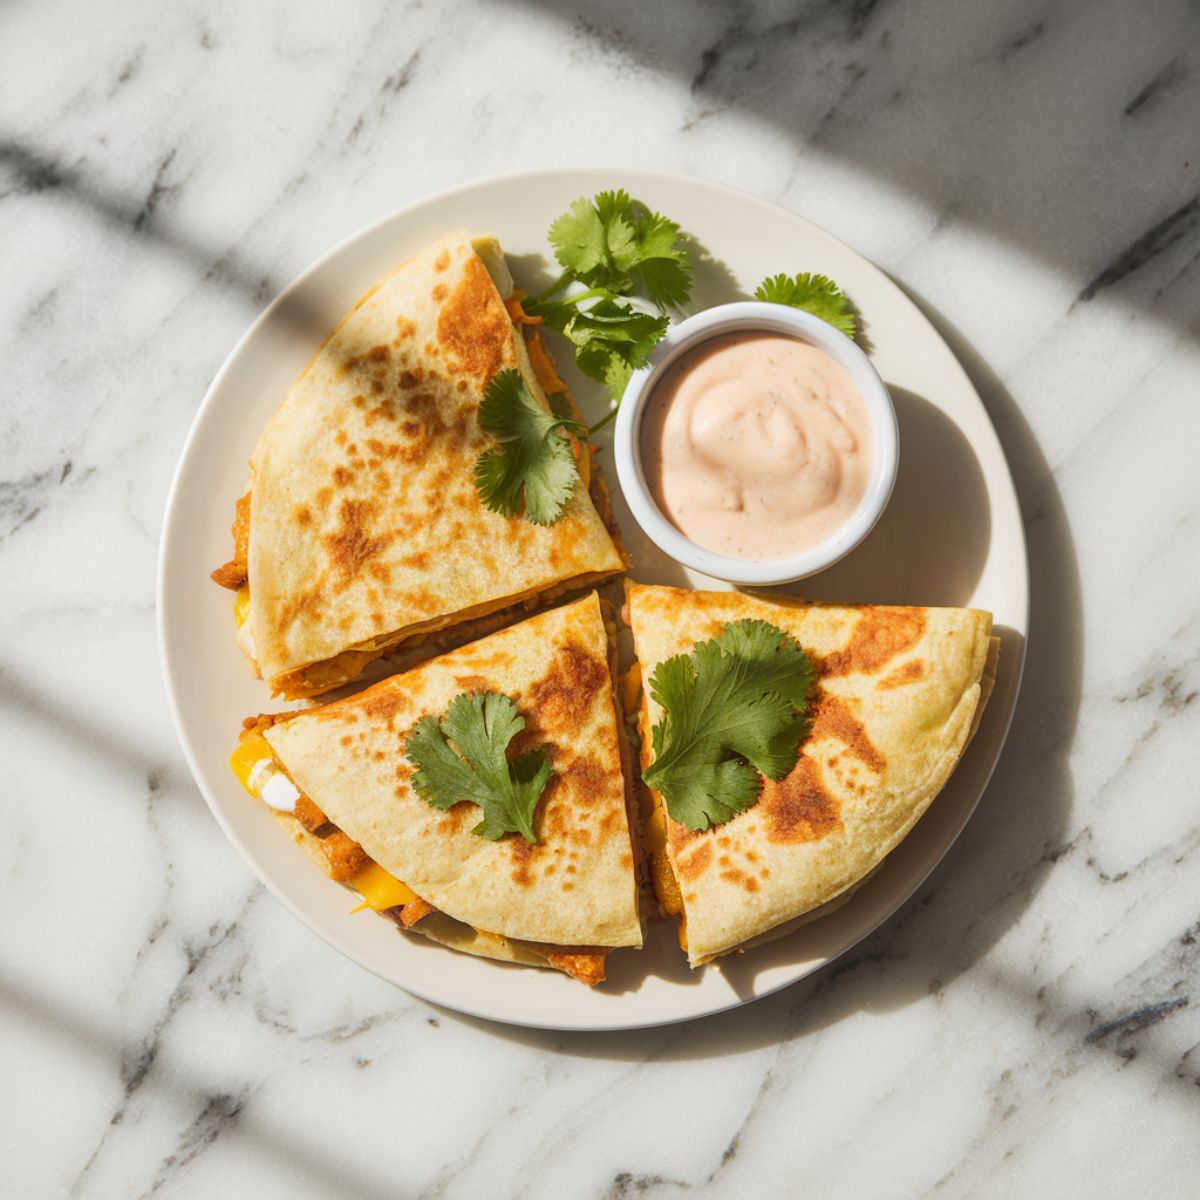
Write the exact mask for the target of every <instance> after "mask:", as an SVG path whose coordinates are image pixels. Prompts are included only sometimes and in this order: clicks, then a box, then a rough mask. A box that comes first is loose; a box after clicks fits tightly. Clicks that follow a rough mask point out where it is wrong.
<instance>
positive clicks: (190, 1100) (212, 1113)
mask: <svg viewBox="0 0 1200 1200" xmlns="http://www.w3.org/2000/svg"><path fill="white" fill-rule="evenodd" d="M0 1011H3V1012H4V1013H5V1020H6V1021H8V1022H13V1023H15V1022H17V1021H20V1022H22V1023H24V1024H26V1025H28V1026H32V1027H40V1028H41V1029H45V1030H46V1031H47V1032H48V1033H49V1034H50V1035H51V1036H52V1038H53V1040H54V1041H55V1042H56V1043H62V1044H65V1045H67V1046H69V1047H70V1049H71V1050H72V1051H73V1052H74V1053H76V1054H78V1055H80V1056H87V1057H91V1058H96V1059H100V1060H102V1061H103V1062H104V1063H106V1064H108V1063H111V1064H113V1065H114V1066H116V1067H118V1068H119V1069H120V1075H121V1082H122V1085H123V1088H124V1095H123V1096H122V1097H121V1099H120V1101H119V1102H118V1104H117V1107H116V1110H115V1111H114V1113H113V1114H112V1116H111V1118H110V1119H109V1120H108V1121H106V1122H105V1123H104V1124H103V1125H102V1126H101V1125H100V1122H99V1121H97V1126H98V1128H99V1129H100V1130H101V1132H99V1133H98V1134H97V1141H96V1145H95V1147H94V1148H93V1151H92V1154H91V1157H90V1158H89V1159H88V1160H87V1161H86V1162H80V1163H79V1164H78V1166H77V1173H76V1175H75V1178H74V1181H73V1185H72V1190H71V1194H72V1195H74V1194H75V1192H76V1191H78V1190H79V1189H80V1188H81V1187H82V1186H83V1184H84V1181H85V1177H86V1176H87V1174H88V1173H89V1171H90V1169H91V1167H92V1165H93V1164H94V1163H95V1162H96V1160H97V1158H98V1156H99V1154H100V1152H101V1150H102V1149H103V1148H104V1146H105V1144H106V1142H107V1141H108V1138H109V1136H110V1134H111V1133H112V1131H113V1130H114V1129H116V1128H117V1127H119V1126H121V1125H123V1124H125V1123H126V1118H127V1117H128V1118H129V1120H128V1124H130V1125H136V1124H137V1117H138V1113H137V1112H136V1110H135V1111H132V1112H131V1111H130V1108H131V1106H132V1105H133V1103H134V1102H135V1100H138V1099H140V1101H141V1102H142V1103H144V1104H146V1105H151V1104H153V1103H154V1100H152V1099H151V1098H149V1097H142V1096H140V1092H141V1089H142V1085H143V1083H144V1081H145V1079H146V1077H147V1074H148V1072H149V1070H150V1069H151V1068H152V1067H153V1068H155V1086H156V1088H158V1089H161V1090H162V1091H166V1092H167V1093H168V1094H169V1096H170V1101H171V1102H172V1103H173V1104H175V1105H178V1106H179V1107H181V1108H184V1107H186V1108H187V1109H188V1110H189V1111H192V1112H194V1113H195V1116H194V1119H193V1121H192V1123H191V1125H190V1126H183V1127H181V1129H180V1133H179V1143H178V1145H179V1147H183V1148H185V1149H184V1150H183V1152H182V1153H181V1152H180V1150H179V1149H177V1150H176V1153H175V1154H172V1155H168V1156H167V1157H165V1158H164V1159H163V1160H162V1162H161V1163H160V1165H159V1167H158V1171H157V1179H156V1182H155V1183H154V1185H153V1186H152V1188H151V1189H150V1190H151V1191H157V1190H158V1188H159V1186H160V1185H161V1184H163V1183H165V1182H166V1181H167V1179H168V1178H169V1177H170V1176H172V1175H174V1174H175V1173H176V1172H177V1171H182V1170H183V1169H184V1168H185V1167H186V1166H187V1165H188V1163H190V1162H191V1161H192V1159H193V1158H194V1157H195V1153H194V1152H193V1153H191V1154H189V1153H187V1152H186V1147H188V1146H189V1145H190V1146H192V1149H193V1151H194V1149H195V1145H197V1144H198V1145H200V1146H201V1148H203V1147H205V1146H207V1145H209V1144H210V1143H212V1142H213V1141H215V1140H216V1139H217V1137H219V1136H220V1135H221V1133H222V1132H223V1131H225V1130H226V1129H230V1128H232V1127H233V1126H234V1125H236V1126H237V1131H238V1139H239V1143H240V1144H241V1145H242V1146H243V1147H246V1148H250V1149H252V1150H253V1151H254V1152H255V1153H256V1154H257V1155H258V1156H259V1157H261V1158H262V1159H264V1160H265V1161H266V1162H268V1163H275V1164H284V1163H286V1164H287V1166H288V1168H289V1170H292V1171H294V1172H296V1173H298V1174H301V1175H302V1176H303V1177H304V1179H305V1182H306V1184H307V1185H309V1186H310V1187H311V1188H312V1189H314V1191H313V1194H315V1195H325V1196H355V1197H363V1198H365V1200H390V1198H392V1197H394V1196H395V1195H396V1192H395V1189H394V1188H389V1189H381V1188H380V1187H379V1185H378V1183H376V1182H375V1181H373V1180H372V1179H370V1178H369V1177H368V1176H367V1175H365V1174H363V1173H362V1172H361V1171H360V1169H359V1167H358V1164H357V1163H356V1162H355V1159H354V1156H353V1154H351V1153H350V1152H349V1151H347V1150H346V1149H345V1148H344V1147H343V1148H341V1149H339V1148H337V1147H335V1146H332V1145H330V1144H329V1143H327V1142H323V1141H321V1139H314V1138H313V1137H312V1136H311V1133H310V1132H309V1131H307V1130H306V1129H304V1128H303V1127H302V1126H296V1125H295V1124H294V1123H293V1128H294V1129H295V1132H293V1131H292V1129H288V1128H286V1127H281V1123H280V1122H278V1121H275V1122H271V1121H270V1118H269V1117H267V1116H266V1115H265V1114H262V1113H259V1112H256V1110H255V1109H254V1107H253V1106H252V1103H251V1102H252V1100H253V1097H254V1093H255V1092H256V1091H257V1090H258V1088H260V1087H262V1086H263V1081H260V1082H259V1083H258V1084H257V1085H256V1086H254V1087H251V1086H250V1085H248V1084H247V1085H245V1086H244V1087H243V1089H242V1090H240V1091H237V1092H225V1091H220V1092H218V1091H214V1090H213V1089H212V1088H211V1087H205V1086H204V1085H203V1084H202V1083H201V1082H200V1081H199V1080H198V1079H197V1078H196V1077H195V1075H194V1074H189V1071H188V1070H187V1069H186V1068H184V1067H182V1066H181V1065H180V1063H178V1062H169V1063H168V1062H164V1061H163V1059H164V1057H165V1056H163V1055H162V1054H161V1053H160V1051H159V1049H158V1047H157V1046H155V1047H154V1048H153V1052H152V1054H151V1055H150V1056H149V1061H146V1054H145V1047H144V1045H139V1046H137V1047H131V1046H130V1044H129V1043H128V1042H127V1041H125V1040H123V1039H122V1038H121V1037H120V1036H119V1035H118V1034H117V1033H116V1032H115V1031H114V1030H112V1029H110V1028H108V1027H107V1026H104V1025H101V1024H100V1023H98V1022H97V1021H95V1020H93V1019H92V1018H91V1016H90V1015H88V1014H86V1013H84V1012H83V1011H79V1010H72V1009H71V1008H68V1007H67V1006H66V1005H65V1004H63V1003H62V1002H61V1001H60V1000H59V999H58V998H57V997H54V996H51V995H49V994H48V993H40V992H36V991H34V990H33V989H32V988H30V987H28V986H27V985H24V984H22V983H18V982H17V981H16V980H14V979H11V978H8V977H6V976H5V975H2V974H0ZM139 1055H140V1056H141V1057H140V1058H139ZM265 1082H266V1083H267V1084H269V1083H270V1079H268V1080H266V1081H265ZM247 1109H249V1111H247ZM63 1165H64V1173H65V1171H66V1170H67V1169H69V1168H67V1167H66V1164H63ZM234 1194H235V1195H236V1194H237V1190H236V1189H235V1190H234Z"/></svg>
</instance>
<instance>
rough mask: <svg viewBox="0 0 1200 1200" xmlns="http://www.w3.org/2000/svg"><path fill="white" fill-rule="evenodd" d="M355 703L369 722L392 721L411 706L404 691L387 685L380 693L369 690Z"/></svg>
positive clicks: (380, 689) (356, 699)
mask: <svg viewBox="0 0 1200 1200" xmlns="http://www.w3.org/2000/svg"><path fill="white" fill-rule="evenodd" d="M355 703H356V704H357V705H358V708H359V709H360V711H361V712H362V714H363V716H364V717H366V719H367V720H368V721H388V720H391V719H392V718H394V717H397V716H399V715H400V714H401V713H403V712H406V711H407V710H408V709H409V707H410V706H411V701H410V700H409V698H408V695H407V694H406V693H405V692H404V691H403V689H401V688H398V687H391V686H386V685H385V686H383V687H381V688H379V690H378V691H376V690H375V689H374V688H368V689H367V690H366V691H365V692H363V693H362V695H361V696H358V697H356V698H355ZM318 711H319V710H318Z"/></svg>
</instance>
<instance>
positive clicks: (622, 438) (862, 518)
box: [613, 300, 900, 586]
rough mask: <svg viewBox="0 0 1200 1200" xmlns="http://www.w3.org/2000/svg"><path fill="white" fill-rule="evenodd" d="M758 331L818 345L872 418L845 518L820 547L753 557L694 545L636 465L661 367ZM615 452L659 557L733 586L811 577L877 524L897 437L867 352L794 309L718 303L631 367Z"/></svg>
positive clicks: (895, 462) (625, 488)
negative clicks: (860, 476)
mask: <svg viewBox="0 0 1200 1200" xmlns="http://www.w3.org/2000/svg"><path fill="white" fill-rule="evenodd" d="M749 330H762V331H766V332H770V333H783V334H789V335H791V336H792V337H797V338H801V339H803V340H804V341H806V342H810V343H811V344H812V345H814V346H818V347H819V348H820V349H822V350H824V351H825V353H826V354H828V355H829V356H830V357H831V358H834V359H836V360H837V361H838V362H839V363H841V365H842V366H843V367H845V368H846V370H847V371H848V372H849V373H850V377H851V378H852V379H853V380H854V383H855V385H856V386H857V388H858V391H859V394H860V395H861V396H862V398H863V403H864V404H865V405H866V409H867V416H868V418H869V420H870V423H871V473H870V477H869V478H868V480H867V490H866V491H865V492H864V494H863V498H862V500H860V501H859V504H858V507H857V508H856V509H855V510H854V513H853V514H852V515H851V517H850V519H849V520H848V521H847V522H846V523H845V524H844V525H843V526H842V527H841V528H840V529H839V530H838V531H837V532H836V533H834V534H831V535H830V536H829V537H828V538H826V539H825V541H823V542H821V543H820V544H819V545H817V546H814V547H812V548H811V549H809V550H805V551H804V552H803V553H801V554H794V555H791V556H790V557H787V558H773V559H764V560H762V561H751V560H749V559H744V558H731V557H730V556H729V555H727V554H717V553H715V552H714V551H712V550H706V549H705V548H704V547H703V546H698V545H697V544H696V543H695V542H693V541H692V540H691V538H689V537H686V536H685V535H684V534H682V533H680V531H679V530H678V529H677V528H676V527H675V526H674V525H672V524H671V522H670V521H669V520H668V519H667V518H666V517H665V516H664V515H663V513H662V511H661V510H660V509H659V507H658V505H657V504H656V503H655V501H654V497H653V495H652V493H651V491H650V487H649V485H648V483H647V482H646V476H645V472H644V471H643V470H642V462H641V426H642V415H643V413H644V412H645V410H646V401H647V400H648V399H649V398H650V393H651V392H652V391H653V390H654V385H655V384H656V383H657V382H658V381H659V379H661V378H662V375H663V372H664V371H666V369H667V368H668V367H669V366H670V365H671V363H673V362H674V361H675V360H676V359H677V358H678V357H679V356H680V355H681V354H683V353H684V352H685V351H687V350H690V349H692V348H693V347H694V346H697V345H699V344H700V343H701V342H703V341H706V340H707V339H709V338H711V337H715V336H717V335H718V334H722V333H734V332H746V331H749ZM613 449H614V454H615V456H616V461H617V477H618V478H619V479H620V481H621V491H622V492H623V493H624V495H625V500H626V502H627V503H628V504H629V509H630V511H631V512H632V513H633V516H634V519H635V520H636V521H637V523H638V524H639V525H640V526H641V527H642V529H643V530H644V531H645V533H646V536H647V537H649V538H650V540H651V541H652V542H654V543H655V545H657V546H658V548H659V549H660V550H662V551H663V552H664V553H665V554H669V555H670V556H671V557H672V558H674V559H676V560H677V561H678V562H681V563H683V565H684V566H687V567H692V568H694V569H695V570H697V571H703V572H704V574H705V575H712V576H714V577H716V578H717V579H727V580H729V581H730V582H731V583H744V584H750V585H754V586H768V585H771V584H778V583H791V582H792V581H793V580H796V579H804V578H805V577H806V576H808V575H815V574H816V573H817V572H818V571H823V570H824V569H825V568H826V567H829V566H832V565H833V564H834V563H835V562H837V561H838V559H840V558H843V557H844V556H845V555H847V554H849V553H850V551H851V550H853V549H854V547H855V546H857V545H858V544H859V543H860V542H861V541H862V540H863V538H865V537H866V536H867V534H868V533H870V532H871V530H872V529H873V528H874V526H875V522H876V521H878V520H879V518H880V515H881V514H882V513H883V510H884V509H885V508H886V507H887V502H888V500H889V499H890V498H891V495H892V487H893V485H894V484H895V482H896V469H897V467H898V466H899V462H900V437H899V432H898V430H897V428H896V410H895V409H894V408H893V407H892V398H891V396H889V395H888V390H887V388H886V387H885V386H884V384H883V380H881V379H880V378H879V376H878V374H877V373H876V371H875V368H874V367H873V366H871V362H870V360H869V359H868V358H867V356H866V355H865V354H864V353H863V352H862V351H861V350H860V349H859V348H858V346H856V345H855V344H854V342H852V341H851V340H850V339H849V338H848V337H846V335H845V334H843V333H839V332H838V330H836V329H834V328H833V326H832V325H829V324H827V323H826V322H825V321H822V320H820V318H818V317H814V316H812V314H811V313H806V312H803V311H801V310H800V309H796V308H788V307H787V306H785V305H782V304H766V303H763V302H762V301H758V300H748V301H742V302H739V303H737V304H722V305H718V306H717V307H716V308H710V309H706V310H705V311H704V312H702V313H697V314H696V315H695V316H694V317H689V318H688V319H687V320H686V321H682V322H680V323H679V324H678V325H673V326H672V327H671V328H670V329H669V330H668V331H667V334H666V336H665V337H664V338H663V340H662V341H661V342H659V344H658V345H657V346H656V347H655V348H654V351H653V353H652V354H651V355H650V360H649V362H647V364H646V365H645V366H644V367H642V368H641V369H640V370H638V371H635V372H634V374H633V378H632V379H630V381H629V386H628V387H626V389H625V395H624V397H623V399H622V400H621V408H620V410H619V411H618V413H617V423H616V430H615V434H614V439H613Z"/></svg>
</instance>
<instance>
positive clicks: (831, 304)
mask: <svg viewBox="0 0 1200 1200" xmlns="http://www.w3.org/2000/svg"><path fill="white" fill-rule="evenodd" d="M754 298H755V300H766V301H767V302H768V303H771V304H787V305H789V306H790V307H792V308H802V309H804V311H805V312H810V313H812V315H813V316H814V317H820V318H821V320H822V321H826V322H828V323H829V324H830V325H832V326H833V327H834V329H837V330H839V331H840V332H842V333H844V334H845V335H846V336H847V337H848V338H852V337H854V335H855V333H856V332H857V331H858V321H857V319H856V318H855V315H854V309H853V307H852V306H851V304H850V301H849V299H848V298H847V296H846V295H845V293H844V292H843V291H842V289H841V288H839V287H838V285H837V284H836V283H834V282H833V280H832V279H829V278H827V277H826V276H824V275H813V274H810V273H809V272H808V271H805V272H804V273H803V274H800V275H795V276H790V275H772V276H771V277H770V278H768V279H764V280H763V281H762V283H760V284H759V285H758V287H757V288H756V289H755V291H754Z"/></svg>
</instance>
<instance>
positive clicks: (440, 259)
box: [433, 250, 450, 273]
mask: <svg viewBox="0 0 1200 1200" xmlns="http://www.w3.org/2000/svg"><path fill="white" fill-rule="evenodd" d="M449 265H450V251H449V250H443V251H442V252H441V254H439V255H438V256H437V258H435V259H434V260H433V269H434V270H435V271H438V272H439V273H440V272H442V271H444V270H445V269H446V268H447V267H448V266H449Z"/></svg>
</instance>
